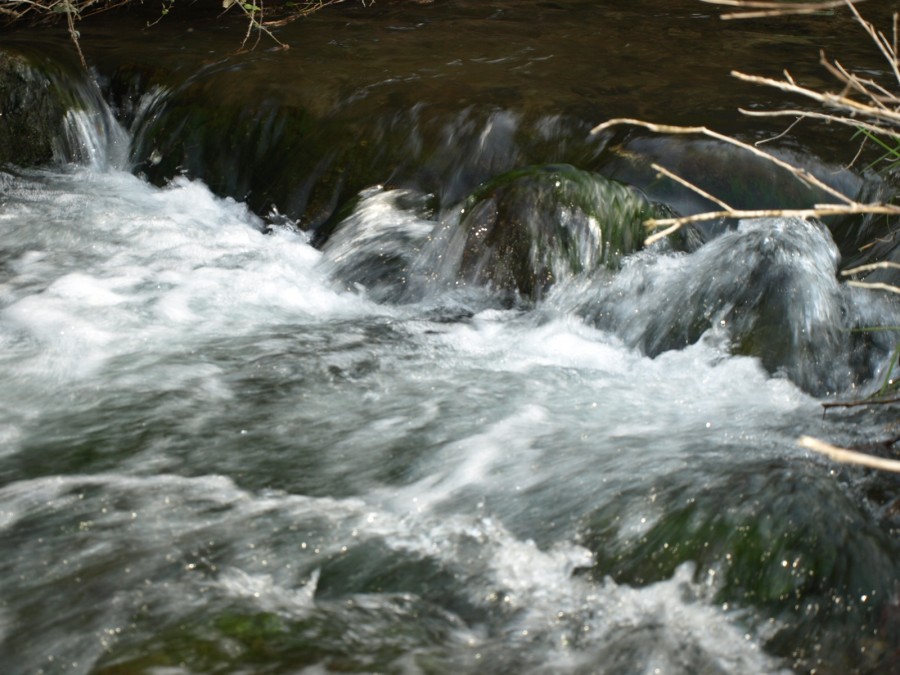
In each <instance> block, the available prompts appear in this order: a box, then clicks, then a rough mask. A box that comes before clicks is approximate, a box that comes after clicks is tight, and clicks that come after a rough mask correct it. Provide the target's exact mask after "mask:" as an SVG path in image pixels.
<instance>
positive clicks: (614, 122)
mask: <svg viewBox="0 0 900 675" xmlns="http://www.w3.org/2000/svg"><path fill="white" fill-rule="evenodd" d="M626 124H627V125H632V126H638V127H644V128H645V129H648V130H650V131H653V132H655V133H661V134H701V135H704V136H709V137H710V138H715V139H717V140H720V141H723V142H725V143H729V144H731V145H736V146H737V147H739V148H743V149H744V150H747V151H748V152H750V153H752V154H754V155H756V156H757V157H762V158H764V159H766V160H768V161H770V162H772V163H773V164H775V165H777V166H780V167H781V168H782V169H785V170H786V171H789V172H790V173H791V174H793V175H794V176H796V177H797V178H798V179H799V180H800V181H802V182H804V183H806V184H807V185H814V186H815V187H817V188H819V189H820V190H822V191H824V192H826V193H828V194H829V195H831V196H832V197H835V198H837V199H838V200H840V201H842V202H844V203H845V204H850V205H855V204H856V202H854V201H853V200H852V199H850V198H849V197H848V196H847V195H845V194H843V193H842V192H840V191H838V190H835V189H834V188H833V187H831V186H830V185H826V184H825V183H823V182H822V181H820V180H819V179H818V178H816V177H815V176H814V175H812V174H811V173H810V172H809V171H807V170H806V169H801V168H799V167H796V166H794V165H793V164H790V163H789V162H785V161H784V160H782V159H779V158H778V157H775V156H774V155H770V154H769V153H768V152H764V151H762V150H760V149H759V148H756V147H754V146H752V145H749V144H747V143H744V142H743V141H739V140H737V139H736V138H732V137H731V136H727V135H725V134H720V133H719V132H717V131H712V130H711V129H708V128H707V127H679V126H672V125H669V124H653V123H651V122H644V121H643V120H636V119H630V118H624V117H622V118H616V119H611V120H607V121H606V122H604V123H602V124H598V125H597V126H596V127H594V128H593V129H591V133H592V134H599V133H601V132H602V131H605V130H606V129H609V128H610V127H614V126H620V125H626Z"/></svg>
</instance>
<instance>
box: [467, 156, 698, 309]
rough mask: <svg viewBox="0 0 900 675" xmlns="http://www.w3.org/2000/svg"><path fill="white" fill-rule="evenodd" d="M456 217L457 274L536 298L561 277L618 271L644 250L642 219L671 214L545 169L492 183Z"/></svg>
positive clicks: (595, 177) (564, 170)
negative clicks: (459, 255) (460, 245)
mask: <svg viewBox="0 0 900 675" xmlns="http://www.w3.org/2000/svg"><path fill="white" fill-rule="evenodd" d="M461 213H462V215H461V219H460V230H461V232H462V233H463V236H464V237H465V243H464V245H463V251H462V260H461V264H460V269H459V276H460V277H461V278H462V279H464V280H466V281H468V282H470V283H475V284H488V285H491V286H493V287H495V288H497V289H502V290H514V291H516V292H518V293H519V294H520V295H522V296H525V297H531V298H538V297H540V296H541V295H542V294H543V293H544V292H545V291H546V290H547V289H548V288H549V287H550V286H551V285H552V284H553V283H554V282H555V281H558V280H559V279H561V278H566V277H570V276H572V275H577V274H580V273H585V272H590V271H592V270H595V269H598V268H602V267H608V268H615V267H617V266H618V265H619V262H620V261H621V259H622V257H623V256H625V255H627V254H629V253H632V252H634V251H636V250H638V249H639V248H641V247H642V246H643V242H644V239H645V237H646V235H647V229H646V226H645V224H644V223H645V221H646V220H647V219H648V218H652V217H661V216H665V215H670V214H671V211H670V210H668V209H667V208H666V207H663V206H660V205H657V204H654V203H652V202H650V201H649V200H648V199H647V198H646V197H645V196H644V195H643V194H642V193H641V192H640V191H639V190H637V189H635V188H632V187H629V186H626V185H624V184H621V183H618V182H615V181H612V180H609V179H607V178H604V177H603V176H601V175H599V174H595V173H591V172H587V171H581V170H579V169H576V168H574V167H572V166H569V165H545V166H533V167H527V168H524V169H520V170H516V171H512V172H509V173H506V174H503V175H501V176H499V177H498V178H495V179H493V180H491V181H490V182H488V183H486V184H485V185H483V186H482V187H481V188H479V189H478V190H476V191H475V192H474V193H473V194H472V195H471V196H470V197H469V198H468V200H466V202H465V205H464V206H463V207H462V210H461ZM689 232H690V231H689V230H685V233H682V234H681V237H682V238H684V237H686V236H688V233H689Z"/></svg>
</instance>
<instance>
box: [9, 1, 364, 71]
mask: <svg viewBox="0 0 900 675" xmlns="http://www.w3.org/2000/svg"><path fill="white" fill-rule="evenodd" d="M134 1H135V0H0V26H4V25H6V26H10V25H13V24H28V25H35V24H43V23H50V22H53V21H56V20H59V19H63V18H64V19H65V21H66V23H67V24H68V28H69V35H70V36H71V37H72V43H73V44H74V45H75V49H76V51H77V52H78V57H79V59H80V60H81V64H82V66H84V67H85V69H87V63H86V62H85V58H84V54H83V53H82V51H81V45H80V43H79V40H78V38H79V35H78V31H77V30H76V28H75V23H76V21H78V20H80V19H83V18H86V17H89V16H92V15H94V14H98V13H100V12H105V11H107V10H110V9H114V8H116V7H122V6H124V5H127V4H131V3H133V2H134ZM138 1H139V0H138ZM343 2H346V0H297V1H295V2H283V1H280V0H273V2H272V5H274V7H271V6H270V7H266V6H265V5H264V2H263V0H222V2H221V6H222V9H223V11H226V12H227V11H229V10H233V9H236V10H238V11H240V12H242V13H243V14H244V16H245V17H246V18H247V32H246V34H245V35H244V39H243V41H242V42H241V45H240V50H241V51H242V50H244V49H246V48H247V44H248V42H249V41H250V38H251V36H252V35H254V33H255V35H256V41H255V42H254V44H253V45H252V46H251V48H252V47H255V46H256V44H257V43H258V42H259V39H260V38H261V37H262V36H263V35H266V36H267V37H268V38H269V39H271V40H272V41H273V42H275V43H276V44H277V45H278V46H279V47H280V48H282V49H287V48H288V46H287V45H286V44H284V43H283V42H281V41H280V40H279V39H278V38H277V37H276V36H275V35H274V34H273V33H272V31H271V30H270V29H272V28H277V27H280V26H284V25H286V24H288V23H290V22H291V21H294V20H295V19H299V18H301V17H304V16H309V15H310V14H313V13H314V12H318V11H319V10H320V9H324V8H325V7H328V6H330V5H337V4H341V3H343ZM360 2H362V4H363V5H366V4H371V3H372V2H374V0H360ZM175 4H176V0H160V15H159V19H162V18H163V17H165V16H166V15H167V14H169V13H170V12H171V11H172V10H173V9H174V7H175ZM159 19H157V20H159Z"/></svg>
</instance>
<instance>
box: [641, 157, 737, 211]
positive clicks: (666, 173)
mask: <svg viewBox="0 0 900 675" xmlns="http://www.w3.org/2000/svg"><path fill="white" fill-rule="evenodd" d="M650 166H651V167H653V169H654V170H656V171H658V172H659V173H661V174H662V175H664V176H666V177H668V178H671V179H672V180H674V181H675V182H676V183H680V184H681V185H684V186H685V187H686V188H688V189H689V190H693V191H694V192H696V193H697V194H698V195H700V196H701V197H705V198H706V199H708V200H709V201H711V202H714V203H716V204H718V205H719V206H721V207H722V208H723V209H726V210H728V211H733V210H734V208H733V207H732V206H730V205H729V204H726V203H725V202H723V201H722V200H721V199H719V198H718V197H714V196H713V195H711V194H709V193H708V192H707V191H706V190H703V189H701V188H699V187H697V186H696V185H694V184H693V183H691V182H690V181H688V180H685V179H684V178H682V177H681V176H679V175H678V174H677V173H673V172H672V171H669V170H668V169H667V168H666V167H664V166H662V165H660V164H657V163H655V162H654V163H653V164H651V165H650Z"/></svg>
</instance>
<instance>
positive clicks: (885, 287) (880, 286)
mask: <svg viewBox="0 0 900 675" xmlns="http://www.w3.org/2000/svg"><path fill="white" fill-rule="evenodd" d="M847 285H848V286H856V287H857V288H868V289H869V290H874V291H887V292H888V293H897V294H898V295H900V288H898V287H897V286H894V285H893V284H885V283H882V282H880V281H878V282H874V281H872V282H870V281H848V282H847Z"/></svg>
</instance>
